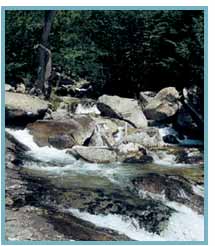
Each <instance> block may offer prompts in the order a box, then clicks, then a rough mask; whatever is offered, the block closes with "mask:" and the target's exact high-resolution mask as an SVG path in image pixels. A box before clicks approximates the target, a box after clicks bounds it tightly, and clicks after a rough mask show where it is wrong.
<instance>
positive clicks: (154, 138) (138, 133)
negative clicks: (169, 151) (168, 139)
mask: <svg viewBox="0 0 215 246" xmlns="http://www.w3.org/2000/svg"><path fill="white" fill-rule="evenodd" d="M125 141H127V142H131V143H136V144H140V145H143V146H145V147H157V146H163V144H164V142H163V139H162V136H161V135H160V132H159V129H158V128H156V127H147V128H143V129H129V131H128V135H127V137H126V138H125Z"/></svg>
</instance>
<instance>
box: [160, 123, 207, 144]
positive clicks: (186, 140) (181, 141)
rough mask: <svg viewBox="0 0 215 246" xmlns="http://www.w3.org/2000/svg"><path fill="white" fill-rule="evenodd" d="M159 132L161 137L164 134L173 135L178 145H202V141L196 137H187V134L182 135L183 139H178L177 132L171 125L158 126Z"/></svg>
mask: <svg viewBox="0 0 215 246" xmlns="http://www.w3.org/2000/svg"><path fill="white" fill-rule="evenodd" d="M159 133H160V135H161V137H164V136H166V135H173V136H175V137H176V139H177V141H178V142H179V144H180V145H187V146H202V145H203V141H201V140H198V139H189V138H188V137H187V136H184V139H179V138H178V132H177V131H176V130H175V129H173V128H172V127H163V128H159Z"/></svg>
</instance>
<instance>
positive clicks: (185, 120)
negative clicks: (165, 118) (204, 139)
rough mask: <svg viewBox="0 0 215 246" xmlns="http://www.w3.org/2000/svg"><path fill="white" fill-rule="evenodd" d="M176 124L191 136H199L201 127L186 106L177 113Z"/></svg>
mask: <svg viewBox="0 0 215 246" xmlns="http://www.w3.org/2000/svg"><path fill="white" fill-rule="evenodd" d="M175 125H176V127H177V128H178V130H179V131H180V132H182V133H184V134H186V135H188V136H190V137H194V138H196V137H197V136H199V127H198V125H197V124H196V123H195V121H194V120H193V118H192V116H191V115H190V113H189V112H188V110H187V109H186V108H185V107H184V106H182V107H181V109H180V110H179V111H178V113H177V119H176V123H175Z"/></svg>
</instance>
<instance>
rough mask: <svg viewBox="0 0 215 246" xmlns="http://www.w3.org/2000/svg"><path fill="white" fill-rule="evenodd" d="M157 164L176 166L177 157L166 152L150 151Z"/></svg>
mask: <svg viewBox="0 0 215 246" xmlns="http://www.w3.org/2000/svg"><path fill="white" fill-rule="evenodd" d="M148 154H149V155H150V156H151V157H152V158H153V161H154V163H155V164H159V165H167V166H171V165H174V164H176V156H175V155H173V154H168V153H167V152H166V151H164V150H162V151H148Z"/></svg>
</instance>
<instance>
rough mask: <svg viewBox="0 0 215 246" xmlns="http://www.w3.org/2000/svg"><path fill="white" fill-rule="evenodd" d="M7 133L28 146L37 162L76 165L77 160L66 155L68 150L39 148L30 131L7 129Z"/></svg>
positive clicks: (30, 153) (47, 147) (29, 153)
mask: <svg viewBox="0 0 215 246" xmlns="http://www.w3.org/2000/svg"><path fill="white" fill-rule="evenodd" d="M6 132H8V133H10V134H11V135H13V136H14V137H15V138H16V139H17V140H18V141H19V142H21V143H23V144H24V145H26V146H28V147H29V148H30V150H29V151H28V152H27V154H28V155H29V156H31V157H32V158H33V159H35V160H39V161H42V162H46V163H47V162H52V163H64V164H71V163H74V161H75V158H74V157H73V156H72V155H70V154H67V153H66V151H67V150H66V149H64V150H59V149H56V148H54V147H52V146H44V147H39V146H38V145H37V144H36V143H35V142H34V139H33V136H32V135H31V134H30V132H29V130H27V129H24V130H13V129H9V128H6Z"/></svg>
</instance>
